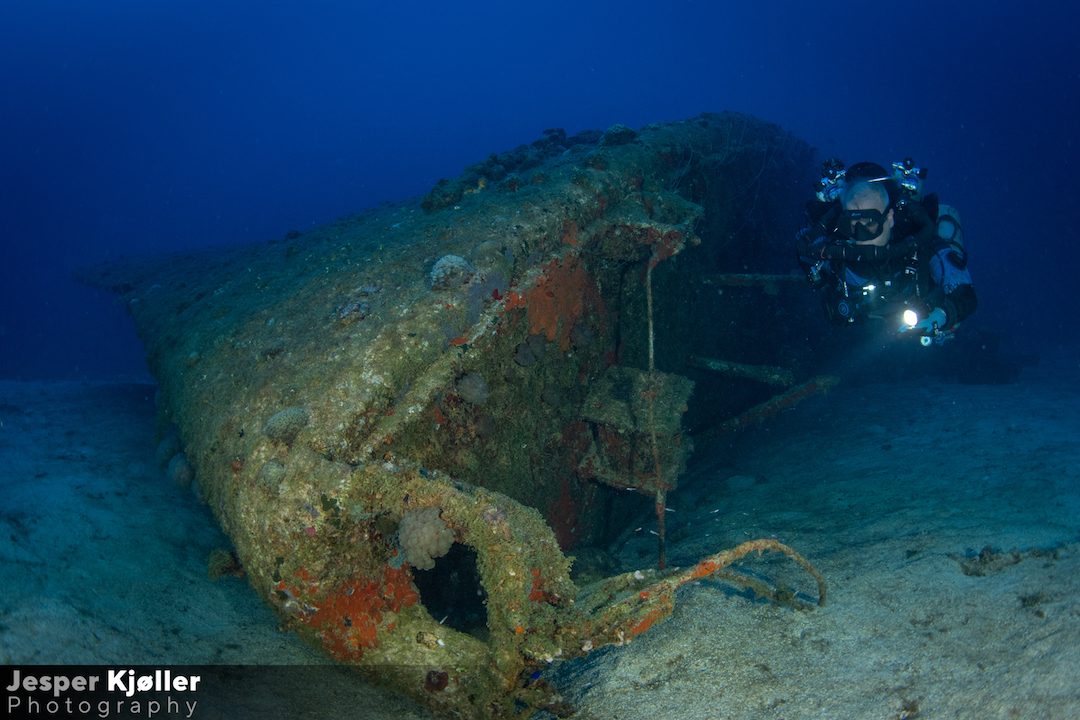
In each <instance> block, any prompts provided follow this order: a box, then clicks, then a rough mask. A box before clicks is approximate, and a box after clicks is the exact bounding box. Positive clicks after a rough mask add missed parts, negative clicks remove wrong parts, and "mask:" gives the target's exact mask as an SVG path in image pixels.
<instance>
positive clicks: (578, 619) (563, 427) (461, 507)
mask: <svg viewBox="0 0 1080 720" xmlns="http://www.w3.org/2000/svg"><path fill="white" fill-rule="evenodd" d="M810 154H811V152H810V149H809V148H807V147H806V146H805V145H804V144H802V143H800V142H799V141H797V140H795V139H794V138H791V136H790V135H788V134H786V133H784V132H783V131H781V130H780V129H779V128H777V127H775V126H773V125H769V124H767V123H763V122H760V121H757V120H755V119H753V118H748V117H747V116H742V115H737V114H733V113H723V114H719V115H711V114H706V115H701V116H699V117H697V118H693V119H691V120H688V121H685V122H680V123H664V124H656V125H650V126H647V127H645V128H643V129H642V130H641V131H639V132H636V133H635V132H634V131H631V130H628V129H627V128H624V127H621V126H616V127H614V128H611V129H609V130H608V131H607V132H606V133H599V132H595V133H582V134H581V135H578V136H575V137H571V138H567V137H566V136H565V134H564V133H562V131H559V130H552V131H548V132H547V133H545V137H544V138H542V139H541V140H540V141H537V142H536V143H533V145H532V146H530V147H521V148H518V149H517V150H515V151H511V152H507V153H502V154H500V155H492V156H491V157H490V158H488V159H487V160H485V161H484V162H482V163H478V164H477V165H474V166H471V167H470V168H468V169H467V170H466V172H465V173H464V174H463V175H462V176H461V177H460V178H458V179H456V180H453V181H440V183H439V185H438V186H437V187H436V188H435V189H434V190H433V191H432V192H431V193H429V194H428V195H427V196H425V197H424V198H423V199H418V200H414V201H407V202H404V203H401V204H398V205H384V206H382V207H380V208H377V209H374V210H371V211H368V212H366V213H363V214H360V215H356V216H352V217H349V218H345V219H342V220H340V221H339V222H337V223H335V224H332V225H329V226H325V227H321V228H318V229H316V230H313V231H311V232H308V233H304V234H299V233H295V232H292V233H289V235H288V236H286V238H284V239H282V240H278V241H274V242H269V243H264V244H260V245H250V246H243V247H231V248H224V249H210V250H206V251H200V252H195V253H189V254H186V255H183V256H179V257H177V256H170V257H163V258H130V259H121V260H119V261H117V262H113V263H110V264H107V265H103V266H100V267H97V268H92V269H89V270H86V271H82V272H81V274H80V276H79V279H80V280H82V281H83V282H86V283H88V284H91V285H95V286H99V287H105V288H108V289H110V290H112V291H115V292H118V293H120V294H121V295H122V300H123V302H124V303H125V305H126V307H127V308H128V310H129V311H130V313H131V315H132V316H133V318H134V319H135V322H136V325H137V327H138V331H139V334H140V337H141V338H142V340H143V342H144V343H145V345H146V349H147V360H148V364H149V366H150V369H151V370H152V372H153V373H154V375H155V376H156V378H157V379H158V381H159V383H160V387H161V398H160V402H159V408H160V414H161V422H162V426H163V428H164V427H165V426H166V425H168V424H170V423H174V424H175V426H176V427H177V428H178V431H179V434H180V437H181V439H182V442H183V446H184V448H185V450H186V453H187V457H188V458H189V460H190V462H191V464H192V466H193V467H194V469H195V471H196V478H197V480H196V483H197V488H196V490H197V493H198V494H199V496H200V497H201V498H202V499H203V500H204V501H205V502H207V503H209V505H210V506H211V508H212V509H213V512H214V513H215V515H216V517H217V519H218V521H219V522H220V523H221V526H222V527H223V528H224V530H225V531H226V532H227V533H228V534H229V536H230V537H231V538H232V540H233V542H234V545H235V550H236V555H237V556H238V558H239V560H240V562H241V563H242V565H243V568H244V569H245V570H246V572H247V577H248V578H249V579H250V582H251V585H252V587H254V588H255V590H256V591H257V592H258V593H259V594H260V596H262V597H263V598H264V599H265V600H266V602H267V603H269V605H270V606H271V607H272V608H273V609H274V611H275V612H276V613H277V614H278V616H279V617H280V618H281V619H282V621H283V625H284V626H285V627H288V628H290V629H292V630H295V631H296V632H297V633H298V634H299V635H301V636H302V637H303V638H304V639H305V640H306V641H307V642H309V643H311V644H313V645H315V646H318V647H321V648H323V649H325V651H326V652H327V653H329V654H330V655H331V656H332V657H333V658H335V659H336V660H339V661H341V662H343V663H349V664H353V665H356V666H359V667H360V668H361V669H362V670H363V671H364V672H365V673H366V674H367V675H368V676H369V677H371V678H373V679H375V680H377V681H378V682H379V683H381V684H383V685H386V686H389V687H391V688H393V689H395V690H397V691H399V692H401V693H403V694H404V695H407V696H410V697H412V698H414V699H416V700H418V701H419V702H421V703H423V704H424V705H426V706H428V707H430V708H432V709H433V710H434V711H436V712H440V713H445V714H453V715H456V716H459V717H475V718H500V717H507V716H510V715H513V714H516V713H521V711H522V710H523V709H533V708H541V707H545V706H548V705H550V704H551V703H552V701H553V699H554V697H555V695H554V690H553V689H552V688H550V687H548V686H547V685H546V684H544V683H538V682H532V681H531V680H530V675H532V674H533V672H534V671H535V670H536V669H538V668H542V667H544V666H546V665H547V664H548V663H550V662H551V661H552V660H553V659H554V658H562V659H570V658H574V657H578V656H581V655H584V654H587V653H588V652H590V650H592V649H594V648H599V647H601V646H604V645H607V644H612V643H615V644H621V643H625V642H629V641H630V640H631V639H632V638H633V637H634V636H636V635H638V634H640V633H642V632H644V631H645V630H647V629H648V628H649V627H650V626H651V625H653V624H654V623H656V622H658V621H660V620H662V619H664V618H666V617H667V616H668V615H669V614H670V613H671V612H672V609H673V603H674V596H675V591H676V588H678V587H679V586H680V585H682V584H684V583H686V582H688V581H690V580H693V579H695V578H702V577H706V576H715V575H716V574H721V575H725V576H726V577H728V578H729V579H733V580H734V581H736V582H740V583H743V584H746V585H750V586H752V587H754V588H755V589H756V590H757V591H759V592H761V593H765V594H770V593H771V591H770V588H769V586H767V585H766V584H765V583H763V582H761V581H760V580H757V579H755V578H753V577H750V576H748V575H742V574H738V573H734V572H732V571H731V569H730V568H731V566H732V564H733V563H734V562H735V561H737V560H739V559H740V558H743V557H744V556H746V555H747V554H749V553H752V552H758V553H760V552H761V551H764V550H770V551H777V552H780V553H784V554H786V555H788V556H790V557H791V558H792V559H794V560H795V561H796V562H797V563H799V564H800V565H801V566H802V567H803V568H805V569H806V570H807V571H808V572H809V573H810V574H811V575H812V576H813V578H814V579H815V580H816V582H817V585H818V593H819V598H820V601H821V602H824V599H825V586H824V581H823V580H822V578H821V576H820V575H818V574H817V572H816V571H815V570H813V568H811V567H810V565H809V564H808V563H807V562H806V561H805V560H804V559H802V558H801V557H800V556H799V555H798V554H796V553H795V551H794V550H792V549H791V548H789V547H786V546H784V545H782V544H780V543H778V542H776V541H775V540H754V541H751V542H747V543H744V544H742V545H739V546H738V547H735V548H732V549H730V550H726V551H723V552H720V553H718V554H716V555H713V556H712V557H709V558H706V559H704V560H702V561H700V562H699V563H697V564H696V565H693V566H692V567H689V568H684V569H676V570H663V569H662V570H661V571H659V572H658V571H656V570H643V569H638V570H635V571H633V572H629V573H624V574H621V575H617V576H615V577H610V578H607V579H603V580H599V581H596V582H594V583H592V584H590V585H588V586H586V587H581V588H579V587H577V586H576V585H575V583H574V582H573V581H572V580H571V577H570V566H571V561H570V559H568V558H567V556H566V555H564V554H563V549H570V548H572V547H574V546H575V545H576V546H579V547H580V546H585V545H590V544H594V543H600V542H603V541H604V540H605V538H607V539H610V538H611V537H612V534H613V533H617V532H618V530H620V529H621V528H619V527H617V526H616V525H615V520H614V519H613V518H615V517H617V516H619V515H622V516H625V511H626V510H627V508H631V509H637V510H640V498H639V499H638V504H633V498H632V497H631V496H632V495H634V494H633V493H626V492H620V491H619V490H617V489H626V488H631V489H636V490H638V491H639V492H641V493H645V494H646V495H647V496H649V497H650V498H652V499H653V500H654V501H655V503H656V508H657V512H658V516H659V519H660V528H661V535H662V528H663V522H662V520H663V517H664V512H663V508H664V499H665V494H666V493H667V492H669V491H670V490H672V489H673V488H674V487H675V484H676V480H677V478H678V476H679V474H680V472H682V470H683V469H684V468H685V459H686V456H687V453H688V452H689V446H690V442H689V439H688V436H687V435H686V434H685V432H684V430H683V427H682V423H683V414H684V413H685V412H686V411H687V408H688V405H689V404H691V403H690V402H689V398H690V396H691V392H692V390H693V388H694V383H693V382H691V381H690V380H689V379H688V378H687V377H685V376H683V375H678V374H672V373H667V372H660V371H658V370H656V366H657V365H659V366H662V367H669V368H674V369H682V368H685V367H689V366H693V367H713V368H714V369H719V370H721V371H724V370H727V371H728V372H731V373H733V374H735V375H740V374H741V375H744V376H746V375H748V374H749V376H750V377H753V376H754V375H755V373H756V374H757V375H759V376H760V377H759V378H758V379H759V380H765V381H767V382H773V383H778V384H781V385H788V386H790V385H792V384H793V383H794V376H792V375H791V373H790V372H789V371H786V370H784V369H776V368H767V367H766V368H764V369H760V370H755V369H753V368H750V369H749V370H748V369H747V368H748V367H749V366H747V365H737V364H735V363H731V364H726V363H723V362H721V361H708V360H702V359H700V358H692V359H691V361H690V362H689V364H687V361H686V357H687V355H688V354H690V353H688V352H687V350H688V349H691V350H692V349H693V348H690V347H689V346H688V345H687V343H688V342H690V340H691V339H692V337H693V336H695V335H697V334H698V332H697V330H696V329H693V328H689V327H672V325H676V324H678V323H672V322H670V319H671V318H676V319H678V318H680V317H682V319H683V320H684V321H685V320H686V319H687V318H688V317H689V316H687V315H686V313H688V312H693V310H692V308H691V309H688V305H687V303H689V299H688V298H687V295H686V293H685V292H684V289H685V287H687V285H688V284H692V283H694V282H698V281H700V282H704V283H706V284H709V283H714V284H715V283H716V282H720V283H725V282H727V284H729V285H731V286H739V285H740V284H742V285H747V284H749V285H753V284H755V282H757V281H753V280H752V279H751V281H749V282H747V281H746V280H745V278H752V276H748V275H746V276H741V277H742V278H743V280H739V279H738V278H729V281H725V280H724V279H723V276H722V275H721V276H717V275H716V274H712V275H709V276H708V277H706V276H705V275H702V274H701V272H702V271H703V270H704V271H708V270H715V269H718V268H719V269H722V268H723V266H724V265H725V264H727V265H734V264H736V263H741V264H743V265H745V264H746V253H747V252H748V251H747V248H746V247H745V246H746V244H747V243H746V242H743V247H742V248H741V249H740V248H739V247H737V245H738V243H735V244H734V245H731V246H730V247H719V246H718V247H713V248H709V247H708V241H709V238H710V237H711V238H717V237H723V238H728V239H731V238H736V237H737V236H738V235H739V233H740V232H742V230H743V229H744V228H745V227H747V226H748V223H751V222H753V221H754V220H753V218H752V215H751V214H752V213H753V212H754V209H755V208H756V207H759V203H760V204H763V203H766V202H767V199H766V198H764V195H765V194H767V193H768V189H767V188H766V189H764V190H763V189H762V187H763V184H764V183H766V182H773V183H779V182H780V181H779V180H777V178H783V177H785V176H786V177H789V178H790V177H792V176H794V175H797V174H798V173H797V172H796V169H798V172H801V171H802V169H803V168H804V167H809V157H810ZM800 177H801V176H800ZM755 183H756V185H755ZM791 184H792V183H791V182H788V183H787V185H789V186H790V185H791ZM798 189H799V190H801V189H802V187H801V186H799V188H798ZM699 234H701V235H706V234H707V235H708V237H706V240H707V242H706V243H704V244H701V245H700V247H698V245H699V243H700V242H701V241H699V239H698V237H699ZM744 235H745V233H744ZM748 242H750V243H751V244H752V242H755V241H753V240H751V241H748ZM756 242H761V241H760V240H758V241H756ZM688 247H692V249H693V252H694V253H697V254H695V255H694V257H693V259H692V261H691V262H686V261H683V262H682V264H681V265H679V262H680V260H681V258H677V257H676V256H677V255H678V254H679V253H680V252H682V251H684V249H686V248H688ZM752 251H753V248H750V252H752ZM725 252H727V253H728V257H727V259H726V260H725V256H724V253H725ZM785 259H786V258H785ZM654 270H655V273H656V274H657V280H656V282H655V283H654V278H653V275H654ZM695 273H698V275H695ZM718 277H719V278H720V279H719V280H718V279H717V278H718ZM765 277H766V280H764V281H760V282H757V284H759V285H762V286H763V287H766V290H767V292H771V293H772V294H775V292H776V290H775V288H773V289H772V290H769V285H770V283H781V284H783V283H784V282H785V279H784V278H783V277H777V276H775V275H771V276H765ZM769 278H771V279H769ZM654 284H655V285H657V287H655V288H654ZM713 292H715V291H713ZM654 296H655V297H654ZM656 317H659V318H661V319H663V320H664V322H657V321H656V320H655V318H656ZM657 334H660V335H661V339H660V340H655V336H656V335H657ZM710 363H712V364H710ZM733 368H734V369H733ZM687 372H699V371H698V370H692V371H691V370H687ZM744 382H753V381H744ZM815 383H816V384H815ZM699 386H702V390H701V392H702V393H705V395H703V397H706V398H707V399H708V398H709V396H708V394H707V392H706V390H705V389H704V383H702V382H701V381H699ZM825 386H826V383H823V382H822V381H820V380H818V381H811V383H810V384H807V385H803V386H800V387H797V388H795V390H792V391H791V392H790V393H789V394H787V395H782V396H780V397H779V398H778V399H775V400H773V401H771V402H772V403H773V406H775V407H776V408H778V407H782V406H783V405H784V404H785V402H786V403H787V404H790V403H791V402H794V401H797V400H798V399H800V398H801V397H804V396H806V395H807V394H809V393H810V392H814V391H818V390H820V389H821V388H822V387H825ZM697 399H698V397H697V394H696V395H695V401H697ZM708 402H710V403H712V404H713V405H714V406H716V407H721V401H720V400H718V399H717V395H716V393H714V395H713V396H712V399H708ZM756 412H757V413H758V415H762V414H767V413H768V412H769V405H768V404H766V405H763V406H761V407H760V408H759V409H758V410H757V411H756ZM744 417H755V416H754V414H753V411H752V412H751V413H750V414H747V415H746V416H744ZM736 420H738V419H737V418H736ZM729 422H730V421H729ZM431 507H437V508H439V512H438V513H436V514H433V515H432V514H427V515H425V517H427V518H429V520H428V521H429V522H430V521H434V522H435V523H437V524H438V525H439V527H438V528H435V529H436V530H440V531H441V530H444V529H445V528H449V530H450V531H451V532H452V533H453V536H452V539H453V541H454V542H455V545H456V546H457V547H458V548H459V549H460V550H463V551H464V554H462V553H461V552H459V554H458V556H457V557H459V558H460V557H466V558H467V559H468V561H469V562H475V572H476V573H478V576H479V584H480V586H481V587H480V588H479V589H478V590H479V592H480V593H481V594H482V595H484V596H486V627H481V628H480V629H478V630H472V631H471V632H464V631H461V630H455V629H453V628H451V627H448V626H447V625H443V624H440V621H439V618H437V617H433V615H432V613H431V612H430V611H429V609H428V607H427V606H426V605H427V602H426V598H425V597H423V596H422V591H421V590H418V584H417V583H416V582H414V581H415V580H416V579H417V576H418V575H420V574H421V573H424V572H427V571H424V570H417V569H416V563H415V562H412V563H410V562H406V559H407V558H406V550H407V548H404V547H402V543H401V542H400V540H401V538H399V537H398V536H397V530H398V527H399V525H400V523H401V521H402V519H403V518H404V517H406V516H407V515H408V514H409V513H410V512H416V511H417V510H418V509H423V508H431ZM414 517H415V516H414ZM432 519H433V520H432ZM561 548H562V549H561ZM410 557H411V556H410ZM425 559H427V558H425ZM439 562H450V559H449V557H448V558H446V559H444V560H438V559H436V560H435V564H436V567H438V563H439ZM455 562H464V561H463V560H457V561H455ZM659 564H660V566H661V568H662V566H663V547H662V544H661V557H660V563H659ZM788 595H789V598H788V599H791V598H790V594H788ZM772 597H773V598H774V599H778V595H777V594H776V593H772ZM525 714H527V713H525Z"/></svg>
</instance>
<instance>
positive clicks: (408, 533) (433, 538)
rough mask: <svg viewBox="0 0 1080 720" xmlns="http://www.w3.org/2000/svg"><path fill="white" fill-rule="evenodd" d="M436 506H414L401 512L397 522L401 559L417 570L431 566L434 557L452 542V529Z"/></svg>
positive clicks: (448, 547) (446, 548) (442, 553)
mask: <svg viewBox="0 0 1080 720" xmlns="http://www.w3.org/2000/svg"><path fill="white" fill-rule="evenodd" d="M439 512H440V510H439V508H437V507H426V508H416V509H415V510H410V511H409V512H407V513H405V515H404V517H402V518H401V524H400V525H398V542H400V543H401V548H402V549H403V550H404V551H405V559H406V560H408V561H409V564H410V565H412V566H413V567H414V568H416V569H417V570H430V569H431V568H433V567H435V558H437V557H442V556H443V555H445V554H446V553H447V552H449V550H450V546H451V545H453V544H454V531H453V530H451V529H450V528H448V527H447V526H446V523H444V522H443V520H442V518H441V517H439Z"/></svg>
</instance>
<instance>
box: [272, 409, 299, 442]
mask: <svg viewBox="0 0 1080 720" xmlns="http://www.w3.org/2000/svg"><path fill="white" fill-rule="evenodd" d="M307 424H308V414H307V410H305V409H304V408H299V407H291V408H286V409H285V410H282V411H281V412H279V413H278V414H277V415H274V416H273V417H271V418H270V419H269V420H267V421H266V427H265V428H264V429H263V431H264V432H265V433H266V436H267V437H269V438H270V439H271V440H279V441H281V442H283V443H285V444H287V445H291V444H292V441H293V440H295V439H296V434H297V433H299V432H300V430H301V429H303V427H304V426H305V425H307Z"/></svg>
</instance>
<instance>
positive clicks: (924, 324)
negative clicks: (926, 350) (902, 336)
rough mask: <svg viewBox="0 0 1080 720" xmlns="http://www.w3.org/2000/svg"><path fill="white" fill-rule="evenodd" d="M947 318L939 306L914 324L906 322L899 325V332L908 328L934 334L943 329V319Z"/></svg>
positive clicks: (924, 333)
mask: <svg viewBox="0 0 1080 720" xmlns="http://www.w3.org/2000/svg"><path fill="white" fill-rule="evenodd" d="M946 320H948V318H947V317H946V315H945V311H944V310H942V309H941V308H934V309H933V310H932V311H931V312H930V314H929V315H927V316H926V317H925V318H923V319H921V320H919V321H918V322H916V323H915V324H914V325H908V324H907V323H906V322H905V323H904V324H902V325H901V326H900V332H907V331H908V330H918V331H919V332H920V334H922V335H934V334H935V333H936V332H941V331H943V330H944V329H945V321H946Z"/></svg>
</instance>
